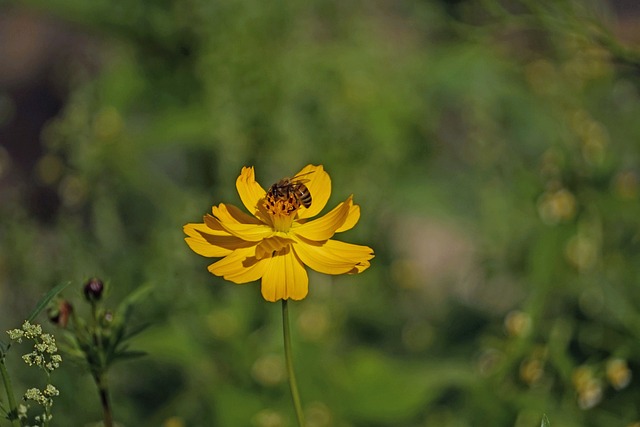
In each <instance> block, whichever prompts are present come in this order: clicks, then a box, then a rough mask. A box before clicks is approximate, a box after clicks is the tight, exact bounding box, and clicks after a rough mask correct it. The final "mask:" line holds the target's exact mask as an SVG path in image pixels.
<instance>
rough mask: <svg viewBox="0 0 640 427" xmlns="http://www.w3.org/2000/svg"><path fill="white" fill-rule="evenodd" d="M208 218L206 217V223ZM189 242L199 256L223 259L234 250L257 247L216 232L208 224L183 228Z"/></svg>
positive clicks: (224, 233) (189, 225)
mask: <svg viewBox="0 0 640 427" xmlns="http://www.w3.org/2000/svg"><path fill="white" fill-rule="evenodd" d="M206 220H207V217H205V221H206ZM183 230H184V232H185V234H186V235H187V236H189V237H186V238H185V239H184V240H185V241H186V242H187V244H188V245H189V247H190V248H191V250H193V251H194V252H195V253H197V254H198V255H202V256H205V257H223V256H227V255H229V254H230V253H231V252H232V251H233V250H235V249H238V248H242V247H247V246H250V245H255V243H251V242H246V241H244V240H242V239H239V238H238V237H235V236H233V235H231V234H229V233H228V232H226V231H224V230H222V231H219V230H214V229H211V228H210V227H208V226H207V224H202V223H200V224H186V225H185V226H184V227H183Z"/></svg>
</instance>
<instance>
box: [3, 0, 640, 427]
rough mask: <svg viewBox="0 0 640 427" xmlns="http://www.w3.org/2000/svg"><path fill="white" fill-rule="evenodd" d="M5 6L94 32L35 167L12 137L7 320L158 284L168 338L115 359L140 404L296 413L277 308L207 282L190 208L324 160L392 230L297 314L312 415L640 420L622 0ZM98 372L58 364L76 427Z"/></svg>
mask: <svg viewBox="0 0 640 427" xmlns="http://www.w3.org/2000/svg"><path fill="white" fill-rule="evenodd" d="M4 11H5V12H7V13H16V12H17V11H19V12H21V13H24V12H28V13H34V14H36V15H37V16H42V17H46V19H53V20H55V21H56V22H58V21H59V22H62V23H64V25H65V26H66V27H67V28H68V29H70V30H69V31H71V32H72V34H73V37H72V38H73V40H74V43H76V44H77V45H74V46H81V48H78V49H77V52H78V54H77V55H73V54H71V55H69V57H68V58H64V61H60V62H59V63H58V65H57V67H56V68H55V69H53V70H52V72H51V73H49V74H48V75H47V76H45V78H46V79H47V81H48V82H50V83H51V82H53V84H54V85H55V87H56V88H57V89H58V90H59V93H61V94H62V97H63V98H64V101H63V103H62V108H61V109H60V111H59V112H58V113H57V114H56V115H55V116H54V117H52V118H51V119H50V120H48V121H47V122H46V123H45V125H44V126H43V128H42V129H41V131H40V138H39V141H40V143H41V152H39V153H38V156H37V158H35V159H34V164H33V167H29V168H28V169H27V170H26V172H25V173H23V174H22V175H16V174H17V172H16V170H17V166H16V165H17V163H15V162H14V158H13V157H12V152H11V151H10V150H9V148H7V147H9V144H8V142H7V145H6V146H5V147H2V146H0V160H1V162H0V163H1V164H2V168H0V169H1V171H2V175H1V176H0V178H1V179H2V181H0V218H1V221H0V296H1V297H2V301H3V304H4V305H3V310H2V311H1V312H0V321H1V323H0V324H2V325H3V330H6V329H11V328H15V327H17V326H19V325H20V324H21V323H22V320H23V318H24V317H26V315H27V313H29V311H30V310H31V308H32V307H33V305H34V304H35V302H36V301H37V300H38V298H39V297H40V295H42V294H43V293H45V292H46V291H47V290H48V289H50V288H51V287H53V286H54V285H55V284H57V283H60V282H66V281H72V282H74V283H76V284H77V285H74V286H75V289H76V290H75V291H74V292H77V293H78V294H79V293H80V292H81V285H82V283H84V282H85V281H86V279H87V278H89V277H93V276H97V277H101V278H103V279H104V280H108V281H109V282H110V284H111V295H110V298H111V299H112V300H114V301H118V300H121V299H123V298H124V297H125V295H127V294H130V293H131V292H133V291H134V290H136V289H138V288H139V287H141V286H144V285H149V286H152V287H153V292H152V293H151V295H150V296H149V297H148V298H147V301H145V303H144V304H142V307H141V309H139V310H138V311H137V312H136V313H135V316H137V318H139V320H141V321H143V322H152V323H153V326H152V327H151V328H149V329H148V330H147V331H146V332H145V333H144V334H142V335H140V336H139V337H137V338H136V340H135V347H136V348H139V349H141V350H144V351H146V352H147V353H148V356H146V357H145V358H143V359H140V360H136V361H131V362H127V363H123V364H121V365H117V366H115V367H114V368H113V370H112V372H111V375H112V378H111V381H112V384H111V387H112V393H113V407H114V414H115V418H116V420H118V421H119V422H120V423H121V424H122V425H124V426H166V427H179V426H225V427H226V426H253V427H279V426H282V427H284V426H292V425H293V424H294V422H295V420H294V418H293V411H292V408H291V403H290V396H289V392H288V388H287V383H286V379H285V372H284V365H283V351H282V342H281V339H282V337H281V329H280V328H281V323H280V322H281V320H280V317H279V316H280V306H279V305H278V304H269V303H266V302H265V301H263V300H262V299H261V297H260V291H259V286H258V285H256V284H250V285H246V286H234V285H232V284H229V283H225V282H224V281H223V280H221V279H219V278H216V277H214V276H212V275H210V274H209V273H208V272H207V270H206V265H207V264H208V260H206V259H203V258H201V257H198V256H197V255H195V254H193V253H192V252H191V251H190V250H189V249H188V247H187V246H186V244H184V241H183V234H182V225H183V224H185V223H188V222H198V221H200V218H201V216H202V215H203V214H204V213H206V212H208V211H209V209H210V206H211V205H213V204H217V203H219V202H230V203H235V204H237V205H240V201H239V198H238V196H237V194H236V192H235V186H234V182H235V179H236V177H237V175H238V173H239V171H240V169H241V167H242V166H244V165H254V166H256V171H257V177H258V180H259V181H260V182H261V183H262V184H263V186H268V185H269V184H270V183H272V182H275V181H276V180H278V179H279V178H282V177H283V176H288V175H291V174H292V173H295V171H297V170H299V169H300V168H301V167H302V166H304V165H305V164H307V163H314V164H323V165H324V166H325V169H326V170H327V171H328V172H329V174H330V175H331V177H332V180H333V195H332V199H331V201H330V204H334V205H335V203H337V202H338V201H340V200H343V199H344V198H346V197H347V196H348V195H349V194H351V193H353V194H354V195H355V200H356V203H358V204H360V206H361V208H362V218H361V221H360V224H359V225H358V226H357V227H356V228H355V229H354V230H353V231H350V232H349V236H348V240H350V241H353V242H356V243H360V244H366V245H369V246H371V247H373V248H374V249H375V251H376V258H375V259H374V260H372V266H371V268H370V269H369V270H368V271H366V272H365V273H363V274H361V275H358V276H349V277H328V276H323V275H319V274H312V275H311V281H310V293H309V296H308V297H307V299H305V300H304V301H302V302H300V303H296V304H293V305H291V307H290V310H291V313H292V320H293V321H294V324H293V338H294V345H293V347H294V349H293V351H294V357H295V359H296V370H297V375H298V381H299V385H300V390H301V394H302V400H303V404H304V406H305V410H306V412H307V419H308V425H309V427H325V426H341V427H346V426H352V427H356V426H362V427H364V426H367V427H383V426H388V427H391V426H393V427H398V426H407V427H417V426H439V427H447V426H451V427H453V426H456V427H459V426H460V427H461V426H494V427H496V426H517V427H524V426H537V425H540V422H541V417H542V414H543V413H546V414H547V415H548V417H549V420H550V421H551V425H554V426H564V427H572V426H607V427H612V426H623V427H630V426H634V427H637V426H638V425H640V413H639V411H640V410H639V409H638V406H637V402H638V400H639V398H640V386H639V385H638V381H637V378H635V377H638V376H639V374H638V372H640V345H639V343H640V340H639V338H640V309H639V307H640V287H639V282H638V280H639V277H640V227H639V221H638V218H640V217H639V215H640V203H639V196H640V193H639V191H640V186H639V179H640V175H639V174H640V157H639V156H640V144H639V141H640V121H639V120H638V118H639V117H640V102H639V97H638V89H639V84H640V78H639V77H640V74H639V72H640V60H639V55H638V53H637V52H634V51H633V50H632V49H631V48H629V47H626V46H625V45H624V44H623V43H622V42H620V41H619V40H618V39H616V37H615V36H614V35H613V33H612V32H611V29H612V28H613V27H614V25H615V24H616V21H615V16H614V15H613V14H612V12H611V10H609V9H608V8H607V5H606V4H604V3H599V2H595V1H594V2H592V1H586V0H585V1H570V0H558V1H542V2H537V1H533V0H510V1H497V0H495V1H494V0H484V1H482V0H459V1H426V0H423V1H410V0H403V1H374V2H338V1H330V0H311V1H307V2H302V1H293V0H283V1H275V2H260V1H234V0H231V1H215V0H207V1H204V0H184V1H169V0H164V1H157V0H137V1H132V2H113V1H105V0H94V1H89V2H87V1H80V0H47V1H41V0H23V1H21V2H19V4H18V3H12V4H9V5H5V6H4ZM0 97H2V100H3V102H4V103H7V102H12V97H11V92H10V90H9V89H6V90H5V92H4V93H0ZM3 105H4V104H3ZM0 111H5V110H2V109H0ZM10 120H11V119H10V118H6V117H5V118H3V120H0V125H2V124H3V123H4V124H5V125H7V123H10ZM2 143H3V145H4V144H5V141H3V142H2ZM16 176H17V177H18V178H16ZM42 191H46V192H47V194H49V196H50V197H49V198H48V199H47V201H48V204H46V206H45V207H46V209H44V208H43V205H42V200H40V199H38V198H37V197H35V195H37V194H40V193H38V192H42ZM72 287H73V286H72ZM66 292H67V293H69V292H72V291H69V290H67V291H66ZM65 362H66V360H65ZM8 363H11V361H8ZM19 363H20V362H19V361H17V362H15V366H14V367H13V369H14V370H15V371H16V372H20V371H19V369H20V367H19ZM87 374H88V373H87V372H83V371H82V369H76V368H74V367H73V365H72V364H70V363H64V362H63V365H62V366H61V369H59V370H58V371H56V373H55V375H54V381H55V384H56V385H57V386H58V388H59V389H60V391H61V396H60V398H59V399H58V400H57V401H56V405H55V406H54V424H55V425H78V426H80V425H88V424H89V423H92V422H96V421H97V420H99V419H100V406H99V402H98V400H97V394H96V393H95V391H94V389H93V385H92V384H91V380H90V377H89V376H88V375H87ZM28 375H29V374H28V373H25V374H24V375H23V376H22V377H19V378H18V379H17V380H16V382H17V383H18V384H28V381H29V376H28ZM634 375H635V377H634Z"/></svg>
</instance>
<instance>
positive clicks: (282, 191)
mask: <svg viewBox="0 0 640 427" xmlns="http://www.w3.org/2000/svg"><path fill="white" fill-rule="evenodd" d="M313 172H314V171H310V172H307V173H303V174H299V175H296V176H294V177H293V178H282V179H281V180H280V181H278V182H276V183H275V184H273V185H272V186H271V187H269V191H267V199H272V200H289V202H290V203H291V204H292V205H294V206H295V208H296V209H297V208H298V207H299V206H300V204H302V206H304V207H305V208H307V209H308V208H309V206H311V201H312V199H311V193H310V192H309V189H308V188H307V186H306V185H304V183H305V182H309V180H308V179H304V178H303V179H300V177H302V176H304V175H308V174H310V173H313Z"/></svg>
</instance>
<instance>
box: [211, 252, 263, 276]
mask: <svg viewBox="0 0 640 427" xmlns="http://www.w3.org/2000/svg"><path fill="white" fill-rule="evenodd" d="M254 252H255V248H254V247H249V248H242V249H237V250H235V251H233V252H232V253H231V254H230V255H227V256H226V257H224V258H222V259H221V260H220V261H218V262H214V263H213V264H211V265H210V266H209V267H208V270H209V272H210V273H212V274H215V275H216V276H222V277H224V278H225V280H229V281H232V282H234V283H247V282H253V281H255V280H258V279H259V278H260V277H262V275H263V274H264V272H265V271H266V268H267V267H268V265H269V263H268V259H265V260H258V259H257V258H256V257H254V256H253V253H254Z"/></svg>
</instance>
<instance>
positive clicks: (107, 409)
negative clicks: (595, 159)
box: [95, 373, 113, 427]
mask: <svg viewBox="0 0 640 427" xmlns="http://www.w3.org/2000/svg"><path fill="white" fill-rule="evenodd" d="M95 380H96V385H97V386H98V393H99V394H100V403H101V404H102V413H103V419H104V427H113V414H112V413H111V399H109V386H108V384H107V376H106V375H105V374H104V373H102V374H100V375H98V376H96V377H95Z"/></svg>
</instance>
